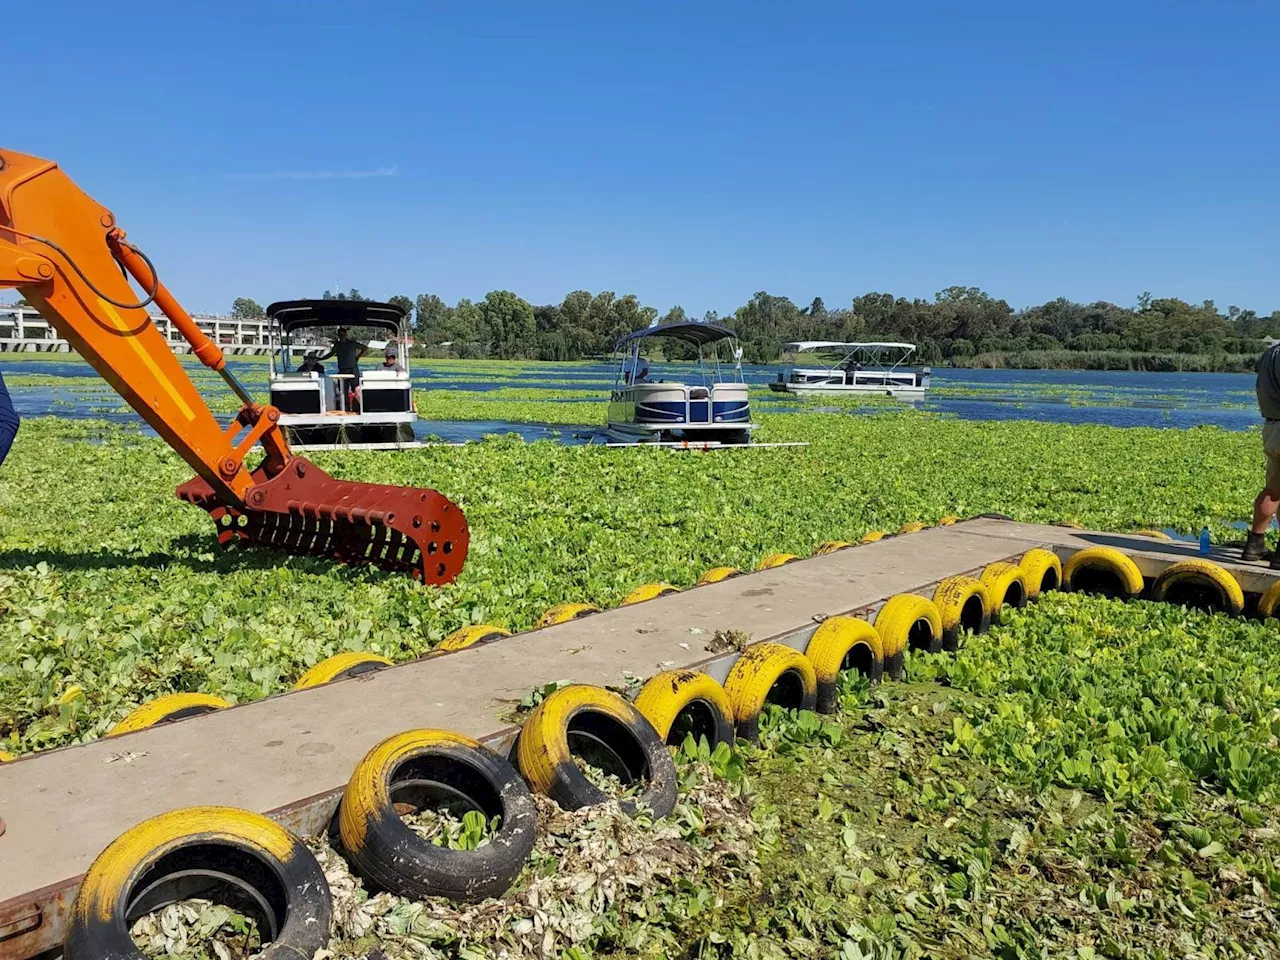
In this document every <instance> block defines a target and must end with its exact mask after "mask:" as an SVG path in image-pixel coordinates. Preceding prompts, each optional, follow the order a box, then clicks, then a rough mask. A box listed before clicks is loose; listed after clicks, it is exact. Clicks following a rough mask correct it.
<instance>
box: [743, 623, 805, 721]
mask: <svg viewBox="0 0 1280 960" xmlns="http://www.w3.org/2000/svg"><path fill="white" fill-rule="evenodd" d="M789 670H794V671H796V673H798V674H799V675H800V679H801V683H802V685H803V687H804V695H805V697H806V699H812V698H813V697H816V696H817V695H818V675H817V673H815V672H814V669H813V664H812V663H810V662H809V658H808V657H806V656H805V655H804V654H803V653H801V652H800V651H799V650H796V649H794V648H792V647H788V646H786V645H785V644H781V643H770V642H768V641H763V642H761V643H753V644H751V645H750V646H748V647H747V648H746V649H745V650H743V651H742V655H741V656H739V657H738V659H737V660H735V661H734V664H733V666H732V667H731V668H730V669H729V676H728V678H727V679H726V680H725V683H724V692H725V693H726V694H728V696H729V703H730V704H732V705H733V719H734V721H735V722H736V723H741V722H743V721H744V720H750V719H751V718H752V717H755V716H757V715H758V714H759V713H760V711H761V710H762V709H764V705H765V703H766V702H767V700H768V697H769V691H770V690H771V689H772V688H773V685H774V684H775V683H777V682H778V678H779V677H781V676H782V675H783V674H784V673H786V672H787V671H789Z"/></svg>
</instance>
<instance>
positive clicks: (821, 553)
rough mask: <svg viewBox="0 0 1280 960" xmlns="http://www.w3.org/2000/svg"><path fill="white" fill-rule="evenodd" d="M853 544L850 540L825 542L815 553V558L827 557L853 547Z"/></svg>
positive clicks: (819, 545)
mask: <svg viewBox="0 0 1280 960" xmlns="http://www.w3.org/2000/svg"><path fill="white" fill-rule="evenodd" d="M852 546H853V544H852V543H850V542H849V541H848V540H825V541H823V542H822V543H820V544H818V549H816V550H814V551H813V555H814V556H815V557H825V556H827V554H830V553H837V552H839V551H840V550H843V549H845V548H846V547H852Z"/></svg>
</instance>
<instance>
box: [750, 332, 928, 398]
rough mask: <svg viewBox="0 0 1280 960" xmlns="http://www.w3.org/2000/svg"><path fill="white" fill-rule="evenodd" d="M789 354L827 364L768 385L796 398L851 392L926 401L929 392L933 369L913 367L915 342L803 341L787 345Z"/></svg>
mask: <svg viewBox="0 0 1280 960" xmlns="http://www.w3.org/2000/svg"><path fill="white" fill-rule="evenodd" d="M783 349H784V350H785V351H786V352H788V353H800V354H812V355H813V357H814V358H815V359H816V360H818V361H819V362H820V363H824V364H825V366H823V367H821V368H814V367H791V368H790V369H789V370H787V371H786V373H780V374H778V379H777V380H775V381H774V382H772V383H770V384H769V389H770V390H773V391H775V392H777V393H794V394H796V395H797V396H802V397H803V396H819V397H836V396H844V395H846V394H870V395H873V396H876V395H878V396H885V395H888V396H891V397H895V398H897V399H899V400H922V399H924V395H925V391H926V390H928V389H929V377H930V374H931V370H930V369H929V367H913V366H910V365H908V361H909V360H910V358H911V355H912V354H913V353H915V350H916V348H915V344H912V343H874V342H873V343H840V342H836V341H831V340H802V341H799V342H797V343H788V344H786V345H785V346H784V347H783Z"/></svg>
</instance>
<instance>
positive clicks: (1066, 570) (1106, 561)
mask: <svg viewBox="0 0 1280 960" xmlns="http://www.w3.org/2000/svg"><path fill="white" fill-rule="evenodd" d="M1062 588H1063V589H1064V590H1075V591H1077V592H1080V593H1100V594H1103V595H1104V596H1108V597H1117V598H1122V599H1125V600H1128V599H1131V598H1133V597H1136V596H1137V595H1138V594H1140V593H1142V571H1141V570H1139V569H1138V565H1137V564H1136V563H1134V562H1133V561H1132V560H1131V559H1129V558H1128V557H1126V556H1125V555H1124V554H1123V553H1121V552H1120V551H1119V550H1116V549H1114V548H1112V547H1085V548H1084V549H1083V550H1080V551H1078V552H1077V553H1073V554H1072V555H1071V556H1069V557H1068V558H1067V561H1066V563H1064V564H1063V565H1062Z"/></svg>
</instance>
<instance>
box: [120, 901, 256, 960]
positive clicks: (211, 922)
mask: <svg viewBox="0 0 1280 960" xmlns="http://www.w3.org/2000/svg"><path fill="white" fill-rule="evenodd" d="M129 933H130V934H131V935H132V937H133V942H134V944H136V945H137V947H138V949H139V950H141V951H142V953H143V955H144V956H146V957H149V958H160V957H172V958H177V960H248V958H249V957H253V956H256V955H257V954H258V951H259V950H260V949H261V947H262V940H261V937H260V936H259V933H258V926H257V924H256V923H255V922H254V921H253V920H251V919H250V918H249V917H246V916H245V915H244V914H242V913H238V912H236V911H235V910H233V909H231V908H230V907H227V906H224V905H222V904H220V903H212V902H210V901H208V900H199V899H191V900H180V901H179V902H177V903H173V904H170V905H169V906H167V907H164V908H163V909H161V910H156V911H154V912H152V913H149V914H147V915H146V916H144V917H139V918H138V920H137V922H136V923H134V925H133V928H132V929H131V930H130V931H129Z"/></svg>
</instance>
